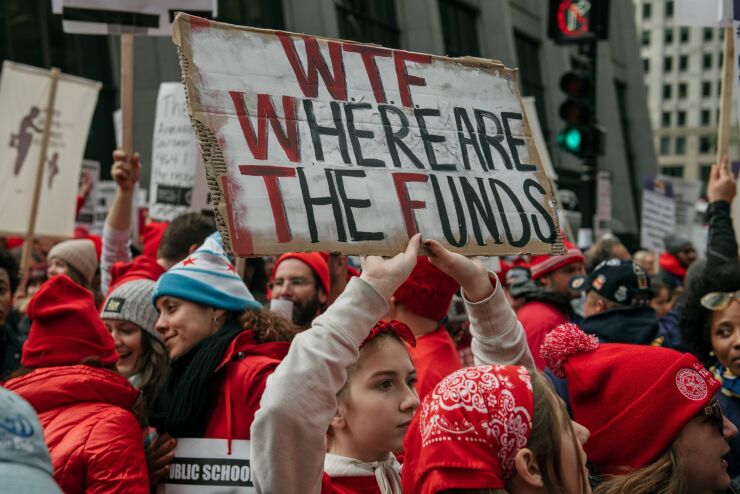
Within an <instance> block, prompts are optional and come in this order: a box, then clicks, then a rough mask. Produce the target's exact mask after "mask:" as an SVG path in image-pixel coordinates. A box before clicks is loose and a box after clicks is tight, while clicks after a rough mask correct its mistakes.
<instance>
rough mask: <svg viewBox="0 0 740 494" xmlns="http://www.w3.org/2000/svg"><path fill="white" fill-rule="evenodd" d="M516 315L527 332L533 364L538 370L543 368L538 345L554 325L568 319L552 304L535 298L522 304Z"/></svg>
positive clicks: (543, 362) (543, 363)
mask: <svg viewBox="0 0 740 494" xmlns="http://www.w3.org/2000/svg"><path fill="white" fill-rule="evenodd" d="M516 317H517V319H519V322H521V323H522V327H524V332H525V333H526V334H527V344H529V351H530V352H532V358H533V359H534V365H536V366H537V368H538V369H539V370H543V369H544V368H545V361H544V360H543V358H542V357H541V356H540V347H541V346H542V343H543V342H544V341H545V335H546V334H547V333H549V332H550V330H552V329H553V328H554V327H555V326H558V325H560V324H564V323H566V322H570V319H569V318H568V316H567V315H566V314H563V313H562V312H561V311H560V310H558V308H557V307H555V306H554V305H552V304H547V303H545V302H540V301H537V300H533V301H531V302H527V303H526V304H524V305H522V306H521V307H520V308H519V310H518V311H517V313H516Z"/></svg>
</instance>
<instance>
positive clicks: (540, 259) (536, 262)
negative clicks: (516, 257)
mask: <svg viewBox="0 0 740 494" xmlns="http://www.w3.org/2000/svg"><path fill="white" fill-rule="evenodd" d="M563 245H564V246H565V248H566V249H568V252H566V253H565V254H563V255H562V256H534V257H532V262H531V263H530V264H529V266H530V271H531V272H532V279H533V280H536V279H539V278H542V277H543V276H545V275H546V274H550V273H552V272H553V271H555V270H556V269H560V268H562V267H563V266H567V265H568V264H573V263H574V262H583V261H584V260H585V258H584V257H583V252H581V249H579V248H578V247H576V246H575V245H573V244H572V243H570V242H568V239H567V238H565V235H563Z"/></svg>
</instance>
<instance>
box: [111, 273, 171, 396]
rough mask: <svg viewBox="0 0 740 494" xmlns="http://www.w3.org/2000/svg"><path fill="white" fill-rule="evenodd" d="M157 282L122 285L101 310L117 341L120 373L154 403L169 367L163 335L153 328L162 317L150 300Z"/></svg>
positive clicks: (132, 282)
mask: <svg viewBox="0 0 740 494" xmlns="http://www.w3.org/2000/svg"><path fill="white" fill-rule="evenodd" d="M154 284H155V283H154V282H153V281H151V280H134V281H128V282H126V283H123V284H122V285H119V286H118V287H116V288H115V289H114V290H113V291H112V292H111V294H110V295H109V296H108V298H107V299H106V301H105V303H104V304H103V310H102V311H101V313H100V317H101V318H102V319H103V323H104V324H105V327H106V328H108V331H110V334H111V336H113V341H115V343H116V351H117V352H118V355H119V357H120V358H119V360H118V362H116V369H118V373H119V374H121V375H122V376H123V377H125V378H126V379H128V380H129V381H130V382H131V384H132V385H133V386H134V387H135V388H136V389H140V390H141V392H142V395H143V397H144V401H145V403H147V404H151V403H154V399H155V398H156V397H157V395H158V394H159V389H160V388H161V387H162V384H164V381H165V379H167V374H168V373H169V368H170V357H169V354H168V352H167V348H166V347H165V346H164V341H163V340H162V335H161V334H159V333H158V332H157V331H156V330H155V329H154V325H155V324H156V323H157V319H158V318H159V315H158V314H157V311H156V310H155V309H154V306H153V305H152V303H151V300H152V293H153V292H154Z"/></svg>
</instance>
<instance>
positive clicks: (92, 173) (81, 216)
mask: <svg viewBox="0 0 740 494" xmlns="http://www.w3.org/2000/svg"><path fill="white" fill-rule="evenodd" d="M85 180H89V182H90V193H89V194H88V195H87V198H85V202H84V204H83V205H82V207H81V208H80V212H79V213H78V214H77V218H76V220H77V221H76V226H81V227H84V228H87V230H88V231H89V232H90V233H94V234H95V235H100V233H101V232H102V230H101V231H97V230H96V229H95V228H96V225H95V191H96V186H97V183H98V182H99V181H100V162H98V161H93V160H82V171H81V172H80V183H79V186H78V189H79V188H80V187H82V184H83V183H84V181H85Z"/></svg>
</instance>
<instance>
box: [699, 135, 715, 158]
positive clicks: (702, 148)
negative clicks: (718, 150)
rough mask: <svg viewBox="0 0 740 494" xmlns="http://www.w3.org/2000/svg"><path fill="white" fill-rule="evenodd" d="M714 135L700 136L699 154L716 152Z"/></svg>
mask: <svg viewBox="0 0 740 494" xmlns="http://www.w3.org/2000/svg"><path fill="white" fill-rule="evenodd" d="M714 137H715V136H714V135H712V134H708V135H703V136H699V152H700V153H702V154H706V153H713V152H714Z"/></svg>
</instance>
